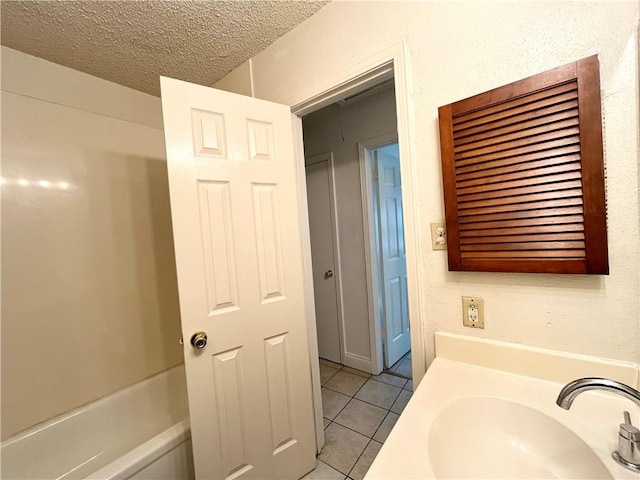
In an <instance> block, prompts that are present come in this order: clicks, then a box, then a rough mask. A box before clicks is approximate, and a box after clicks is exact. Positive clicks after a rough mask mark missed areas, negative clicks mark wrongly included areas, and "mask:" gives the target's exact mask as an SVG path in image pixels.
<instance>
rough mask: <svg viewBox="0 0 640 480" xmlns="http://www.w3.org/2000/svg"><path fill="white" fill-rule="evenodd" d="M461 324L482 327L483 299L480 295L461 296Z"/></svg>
mask: <svg viewBox="0 0 640 480" xmlns="http://www.w3.org/2000/svg"><path fill="white" fill-rule="evenodd" d="M462 324H463V325H464V326H465V327H471V328H484V300H482V299H481V298H480V297H462Z"/></svg>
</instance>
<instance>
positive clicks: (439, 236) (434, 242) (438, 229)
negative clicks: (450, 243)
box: [431, 222, 447, 250]
mask: <svg viewBox="0 0 640 480" xmlns="http://www.w3.org/2000/svg"><path fill="white" fill-rule="evenodd" d="M431 246H432V247H433V250H446V249H447V231H446V229H445V226H444V222H435V223H432V224H431Z"/></svg>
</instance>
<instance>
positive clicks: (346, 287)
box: [303, 89, 396, 368]
mask: <svg viewBox="0 0 640 480" xmlns="http://www.w3.org/2000/svg"><path fill="white" fill-rule="evenodd" d="M303 126H304V150H305V157H307V158H308V157H312V156H314V155H318V154H321V153H325V152H330V151H331V152H333V159H334V167H335V192H336V210H337V218H338V234H339V238H338V243H339V248H340V256H341V257H340V263H341V265H340V272H341V274H342V290H343V291H342V305H343V318H344V343H345V345H344V350H345V352H346V357H347V358H346V359H345V363H346V365H349V366H353V367H358V368H365V367H364V366H363V365H362V360H364V361H366V362H369V368H370V364H371V344H370V340H369V339H370V337H369V305H368V297H367V284H366V280H365V279H366V263H365V262H366V258H367V257H366V254H365V250H364V225H363V217H362V196H361V192H360V163H359V159H358V142H362V141H364V140H368V139H370V138H373V137H378V136H380V135H386V134H395V132H396V109H395V98H394V91H393V89H388V90H386V91H384V92H381V93H379V94H377V95H375V96H371V97H367V98H364V99H362V100H360V101H358V102H355V103H352V104H350V105H348V106H345V107H340V106H338V105H330V106H328V107H326V108H324V109H322V110H320V111H318V112H314V113H312V114H310V115H308V116H307V117H305V118H304V120H303ZM353 357H355V358H356V359H358V358H359V359H360V360H361V361H360V363H350V360H351V358H353ZM356 361H357V360H356Z"/></svg>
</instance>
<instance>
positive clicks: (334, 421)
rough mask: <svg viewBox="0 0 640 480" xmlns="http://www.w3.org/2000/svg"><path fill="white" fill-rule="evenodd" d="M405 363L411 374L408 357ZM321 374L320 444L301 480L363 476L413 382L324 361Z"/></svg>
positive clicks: (359, 478) (406, 398)
mask: <svg viewBox="0 0 640 480" xmlns="http://www.w3.org/2000/svg"><path fill="white" fill-rule="evenodd" d="M409 355H410V354H409ZM404 360H406V358H403V359H401V360H400V361H398V362H397V363H396V365H394V367H396V366H398V367H399V365H400V364H401V363H402V361H404ZM408 363H409V374H408V375H407V376H411V370H410V369H411V359H410V357H409V361H408ZM404 371H406V369H405V370H404ZM320 378H321V383H322V407H323V411H324V428H325V446H324V448H323V449H322V452H321V453H320V455H318V463H317V467H316V469H315V470H314V471H312V472H310V473H309V474H307V476H305V477H304V479H314V480H318V479H322V480H324V479H327V480H332V479H336V480H345V479H352V480H362V478H364V475H365V474H366V473H367V470H368V469H369V467H370V466H371V463H373V460H374V459H375V458H376V455H377V454H378V452H379V451H380V447H382V444H383V443H384V441H385V440H386V439H387V436H388V435H389V433H390V432H391V429H392V428H393V426H394V425H395V423H396V421H397V420H398V417H399V416H400V414H401V413H402V410H404V407H405V406H406V404H407V402H408V401H409V399H410V398H411V395H412V393H413V382H412V381H411V380H407V379H405V378H401V377H398V376H394V375H390V374H388V373H381V374H380V375H370V374H368V373H365V372H361V371H359V370H354V369H352V368H349V367H343V366H342V365H339V364H337V363H333V362H329V361H327V360H323V359H320Z"/></svg>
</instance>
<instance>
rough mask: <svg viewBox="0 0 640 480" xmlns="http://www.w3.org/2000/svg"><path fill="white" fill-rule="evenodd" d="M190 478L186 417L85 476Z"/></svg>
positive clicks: (98, 479)
mask: <svg viewBox="0 0 640 480" xmlns="http://www.w3.org/2000/svg"><path fill="white" fill-rule="evenodd" d="M193 478H195V474H194V471H193V455H192V451H191V432H190V429H189V419H185V420H183V421H182V422H180V423H177V424H175V425H174V426H172V427H170V428H168V429H167V430H165V431H164V432H162V433H159V434H158V435H156V436H155V437H153V438H152V439H150V440H148V441H146V442H145V443H143V444H142V445H140V446H138V447H136V448H134V449H133V450H131V451H129V452H127V453H126V454H124V455H123V456H121V457H120V458H118V459H116V460H114V461H113V462H111V463H110V464H108V465H106V466H104V467H103V468H101V469H100V470H98V471H97V472H95V473H93V474H91V475H89V476H88V477H87V479H90V480H126V479H132V480H134V479H140V480H143V479H145V480H191V479H193Z"/></svg>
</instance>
